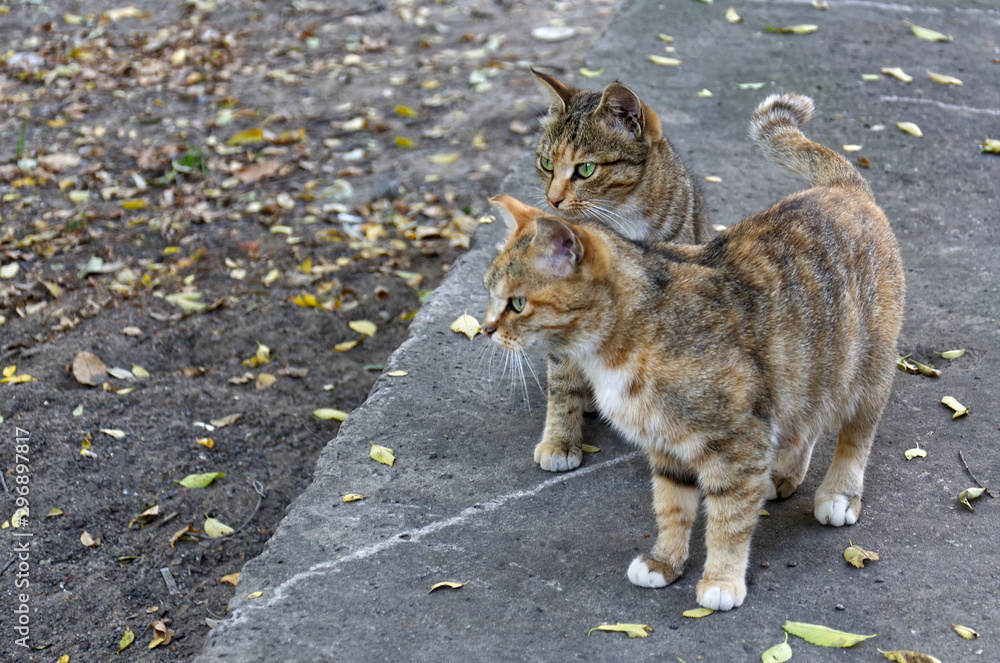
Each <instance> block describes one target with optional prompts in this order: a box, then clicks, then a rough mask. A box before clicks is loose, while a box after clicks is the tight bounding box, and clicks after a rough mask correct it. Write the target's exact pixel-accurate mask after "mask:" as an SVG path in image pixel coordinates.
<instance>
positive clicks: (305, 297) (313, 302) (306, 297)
mask: <svg viewBox="0 0 1000 663" xmlns="http://www.w3.org/2000/svg"><path fill="white" fill-rule="evenodd" d="M292 303H293V304H295V305H296V306H301V307H303V308H323V302H321V301H320V300H319V298H318V297H316V295H311V294H309V293H303V294H301V295H296V296H295V297H292Z"/></svg>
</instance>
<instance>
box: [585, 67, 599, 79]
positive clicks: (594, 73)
mask: <svg viewBox="0 0 1000 663" xmlns="http://www.w3.org/2000/svg"><path fill="white" fill-rule="evenodd" d="M603 73H604V67H601V68H600V69H587V68H583V69H580V75H581V76H583V77H584V78H597V77H598V76H600V75H601V74H603Z"/></svg>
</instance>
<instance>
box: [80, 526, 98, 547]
mask: <svg viewBox="0 0 1000 663" xmlns="http://www.w3.org/2000/svg"><path fill="white" fill-rule="evenodd" d="M80 543H82V544H83V545H85V546H87V547H88V548H95V547H97V546H99V545H101V537H97V538H96V539H95V538H94V537H92V536H91V535H90V533H89V532H87V531H86V530H84V531H83V534H81V535H80Z"/></svg>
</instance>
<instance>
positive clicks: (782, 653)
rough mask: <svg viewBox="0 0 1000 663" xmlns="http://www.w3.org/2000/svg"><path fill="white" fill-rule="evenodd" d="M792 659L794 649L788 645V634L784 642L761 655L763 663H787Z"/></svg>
mask: <svg viewBox="0 0 1000 663" xmlns="http://www.w3.org/2000/svg"><path fill="white" fill-rule="evenodd" d="M790 658H792V648H791V647H790V646H789V645H788V634H787V633H786V634H785V641H784V642H782V643H780V644H777V645H775V646H773V647H771V648H770V649H768V650H767V651H765V652H764V653H763V654H761V655H760V660H761V661H763V663H785V661H787V660H789V659H790Z"/></svg>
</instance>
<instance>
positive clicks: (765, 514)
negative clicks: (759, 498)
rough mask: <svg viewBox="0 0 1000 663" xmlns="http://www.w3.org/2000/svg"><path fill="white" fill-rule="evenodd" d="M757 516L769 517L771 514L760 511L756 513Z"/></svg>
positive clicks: (763, 510)
mask: <svg viewBox="0 0 1000 663" xmlns="http://www.w3.org/2000/svg"><path fill="white" fill-rule="evenodd" d="M757 515H758V516H765V517H767V516H770V515H771V512H770V511H768V510H767V509H761V510H760V511H758V512H757Z"/></svg>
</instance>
